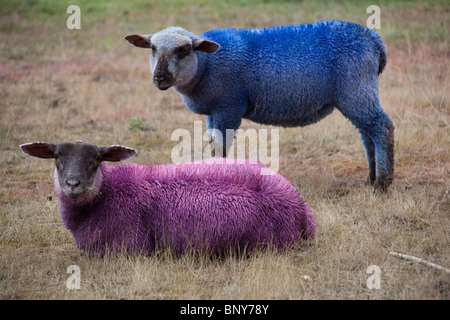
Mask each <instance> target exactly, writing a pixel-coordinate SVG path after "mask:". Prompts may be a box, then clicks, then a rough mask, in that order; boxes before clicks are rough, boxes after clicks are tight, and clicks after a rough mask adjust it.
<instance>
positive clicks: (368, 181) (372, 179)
mask: <svg viewBox="0 0 450 320" xmlns="http://www.w3.org/2000/svg"><path fill="white" fill-rule="evenodd" d="M364 184H366V185H369V184H370V185H371V186H373V185H374V184H375V177H374V176H371V175H369V176H368V177H367V179H366V181H364Z"/></svg>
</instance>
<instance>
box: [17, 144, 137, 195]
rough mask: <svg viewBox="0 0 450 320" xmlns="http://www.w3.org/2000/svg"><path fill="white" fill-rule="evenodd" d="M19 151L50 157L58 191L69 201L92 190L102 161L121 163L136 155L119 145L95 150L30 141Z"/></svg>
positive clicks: (93, 148)
mask: <svg viewBox="0 0 450 320" xmlns="http://www.w3.org/2000/svg"><path fill="white" fill-rule="evenodd" d="M20 148H21V149H22V151H24V152H25V153H27V154H29V155H31V156H34V157H38V158H54V159H55V165H56V174H57V179H58V184H59V188H60V189H61V191H62V192H64V194H65V195H66V196H68V197H69V198H72V199H75V198H78V197H80V196H81V195H83V194H86V193H88V192H90V191H91V190H92V188H93V187H94V186H95V182H96V181H95V180H96V179H97V180H98V176H97V175H98V167H99V165H100V163H101V162H102V161H120V160H125V159H128V158H131V157H132V156H133V155H134V154H135V153H136V151H135V150H134V149H131V148H127V147H123V146H107V147H97V146H95V145H91V144H87V143H84V142H75V143H62V144H56V145H55V144H51V143H45V142H34V143H27V144H23V145H21V146H20Z"/></svg>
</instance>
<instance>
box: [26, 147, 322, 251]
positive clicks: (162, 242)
mask: <svg viewBox="0 0 450 320" xmlns="http://www.w3.org/2000/svg"><path fill="white" fill-rule="evenodd" d="M20 148H21V149H22V150H23V151H24V152H25V153H27V154H29V155H31V156H34V157H38V158H54V159H56V160H55V164H56V170H55V188H56V193H57V194H58V197H59V199H60V202H61V218H62V221H63V223H64V225H65V226H66V227H67V229H68V230H69V231H70V232H71V233H72V235H73V236H74V238H75V241H76V244H77V246H78V248H80V249H82V250H86V251H87V252H88V253H89V254H99V255H100V256H103V255H104V254H105V252H106V251H108V250H112V251H120V252H128V253H130V252H134V251H140V252H142V253H146V254H151V253H152V252H153V251H154V249H155V246H158V247H161V248H164V247H169V248H171V249H172V250H173V251H174V252H175V253H176V254H181V253H183V252H184V251H185V250H186V249H187V248H192V249H194V250H196V251H202V250H203V251H204V252H212V253H217V254H222V253H226V252H227V251H229V250H230V249H232V248H234V249H238V250H240V252H244V251H246V252H250V251H251V250H253V249H255V248H262V247H264V246H267V245H268V244H269V243H271V244H273V245H274V246H275V247H276V248H278V249H283V248H284V247H285V246H288V245H291V244H294V243H296V242H298V241H299V240H300V238H304V239H306V238H312V237H313V236H314V233H315V230H316V222H315V218H314V215H313V214H312V212H311V209H310V208H309V206H308V205H307V204H306V203H305V201H304V200H303V199H302V198H301V197H300V196H299V194H298V192H297V190H296V189H295V188H294V186H292V184H290V183H289V181H287V180H286V179H285V178H284V177H283V176H281V175H280V174H274V175H261V174H260V169H261V167H263V165H261V164H249V163H246V164H237V163H236V162H235V163H234V164H226V163H225V160H224V159H221V160H220V161H222V160H223V163H214V162H217V159H210V160H206V161H202V162H200V163H184V164H163V165H142V164H135V163H127V164H121V165H117V166H107V165H106V164H105V163H103V161H121V160H126V159H129V158H131V157H132V156H134V154H135V153H136V151H135V150H134V149H131V148H127V147H123V146H117V145H114V146H107V147H97V146H94V145H90V144H86V143H84V142H81V141H77V142H75V143H63V144H50V143H44V142H35V143H27V144H23V145H21V146H20Z"/></svg>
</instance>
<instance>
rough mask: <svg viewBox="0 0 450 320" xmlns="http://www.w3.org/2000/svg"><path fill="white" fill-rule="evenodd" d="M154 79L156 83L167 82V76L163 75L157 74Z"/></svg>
mask: <svg viewBox="0 0 450 320" xmlns="http://www.w3.org/2000/svg"><path fill="white" fill-rule="evenodd" d="M153 79H154V80H155V81H157V82H162V81H164V80H166V75H165V74H163V73H157V74H156V75H155V76H154V77H153Z"/></svg>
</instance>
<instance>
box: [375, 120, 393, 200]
mask: <svg viewBox="0 0 450 320" xmlns="http://www.w3.org/2000/svg"><path fill="white" fill-rule="evenodd" d="M373 141H374V144H375V161H376V180H375V185H374V192H378V191H379V190H380V191H386V189H387V188H388V187H389V185H390V184H391V183H392V181H393V180H394V125H393V123H392V121H391V120H390V119H389V118H388V117H387V116H386V118H385V121H384V123H383V126H382V130H381V132H380V133H379V134H378V135H376V136H375V137H374V138H373Z"/></svg>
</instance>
